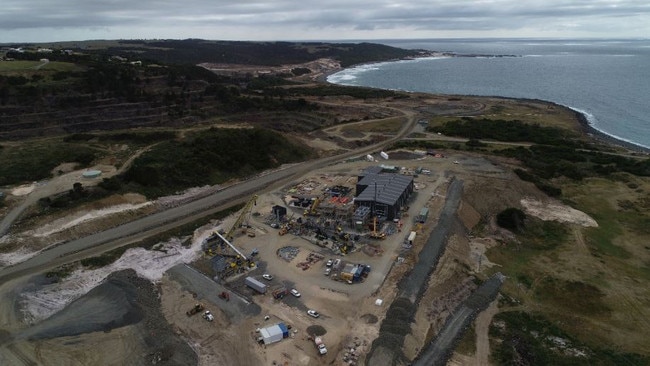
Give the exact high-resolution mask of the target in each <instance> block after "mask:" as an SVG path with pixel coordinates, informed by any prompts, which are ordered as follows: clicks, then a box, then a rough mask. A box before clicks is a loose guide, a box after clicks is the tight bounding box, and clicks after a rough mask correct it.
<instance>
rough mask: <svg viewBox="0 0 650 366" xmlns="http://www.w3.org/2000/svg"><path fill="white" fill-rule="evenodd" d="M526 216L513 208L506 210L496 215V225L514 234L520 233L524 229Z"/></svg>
mask: <svg viewBox="0 0 650 366" xmlns="http://www.w3.org/2000/svg"><path fill="white" fill-rule="evenodd" d="M525 220H526V214H525V213H524V212H523V211H522V210H520V209H518V208H514V207H510V208H506V209H505V210H503V211H501V212H499V213H498V214H497V225H499V226H501V227H502V228H504V229H508V230H510V231H512V232H515V233H520V232H522V231H523V230H524V228H525Z"/></svg>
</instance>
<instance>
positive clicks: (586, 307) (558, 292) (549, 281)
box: [534, 277, 611, 317]
mask: <svg viewBox="0 0 650 366" xmlns="http://www.w3.org/2000/svg"><path fill="white" fill-rule="evenodd" d="M534 292H535V298H536V300H537V301H538V302H540V303H546V304H549V305H551V306H553V307H554V308H556V309H561V310H563V311H567V312H569V313H572V314H580V315H585V316H600V317H602V316H608V315H609V314H610V313H611V309H610V308H609V307H608V306H607V305H606V304H605V303H604V301H603V299H604V297H605V294H604V293H603V292H602V291H600V289H598V288H597V287H595V286H593V285H590V284H587V283H583V282H579V281H565V280H562V279H558V278H553V277H544V278H543V279H542V280H540V281H539V283H538V284H537V285H536V286H535V288H534Z"/></svg>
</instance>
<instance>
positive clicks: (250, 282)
mask: <svg viewBox="0 0 650 366" xmlns="http://www.w3.org/2000/svg"><path fill="white" fill-rule="evenodd" d="M245 282H246V286H248V287H250V288H252V289H253V290H255V291H257V292H259V293H260V294H265V293H266V287H267V286H266V284H264V283H262V282H260V281H258V280H256V279H255V278H253V277H250V276H249V277H246V281H245Z"/></svg>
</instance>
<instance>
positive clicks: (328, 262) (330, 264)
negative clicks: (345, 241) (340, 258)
mask: <svg viewBox="0 0 650 366" xmlns="http://www.w3.org/2000/svg"><path fill="white" fill-rule="evenodd" d="M332 264H334V261H333V260H331V259H328V260H327V263H325V266H327V267H331V266H332Z"/></svg>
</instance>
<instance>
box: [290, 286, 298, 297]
mask: <svg viewBox="0 0 650 366" xmlns="http://www.w3.org/2000/svg"><path fill="white" fill-rule="evenodd" d="M290 292H291V295H293V296H295V297H300V292H298V290H296V289H295V288H292V289H291V291H290Z"/></svg>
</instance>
